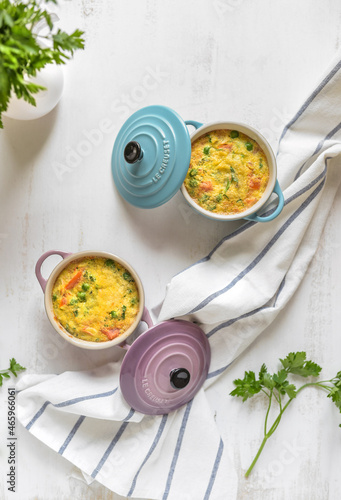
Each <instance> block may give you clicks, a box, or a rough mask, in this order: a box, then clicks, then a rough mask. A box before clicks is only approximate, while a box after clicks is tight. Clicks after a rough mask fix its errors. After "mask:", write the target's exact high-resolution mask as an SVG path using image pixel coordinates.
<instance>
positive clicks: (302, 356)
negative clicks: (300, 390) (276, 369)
mask: <svg viewBox="0 0 341 500" xmlns="http://www.w3.org/2000/svg"><path fill="white" fill-rule="evenodd" d="M280 362H281V363H282V365H283V367H284V368H285V369H286V370H287V372H288V373H293V374H295V375H301V376H302V377H310V376H313V377H317V376H318V375H319V374H320V371H321V370H322V368H321V367H320V366H319V365H317V364H316V363H314V362H313V361H307V360H306V353H305V352H296V353H294V352H290V353H289V354H288V355H287V357H286V358H284V359H280Z"/></svg>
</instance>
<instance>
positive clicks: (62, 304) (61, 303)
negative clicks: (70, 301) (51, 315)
mask: <svg viewBox="0 0 341 500" xmlns="http://www.w3.org/2000/svg"><path fill="white" fill-rule="evenodd" d="M65 304H67V300H66V297H65V295H63V297H62V299H61V301H60V303H59V307H63V306H65Z"/></svg>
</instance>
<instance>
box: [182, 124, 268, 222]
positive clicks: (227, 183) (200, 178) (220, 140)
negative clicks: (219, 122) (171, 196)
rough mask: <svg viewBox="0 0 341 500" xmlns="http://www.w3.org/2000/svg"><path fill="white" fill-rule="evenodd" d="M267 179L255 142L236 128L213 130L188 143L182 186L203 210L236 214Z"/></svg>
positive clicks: (251, 201)
mask: <svg viewBox="0 0 341 500" xmlns="http://www.w3.org/2000/svg"><path fill="white" fill-rule="evenodd" d="M268 181H269V166H268V162H267V159H266V156H265V153H264V151H263V150H262V149H261V147H260V146H259V144H258V143H257V142H256V141H254V140H253V139H251V138H250V137H248V136H247V135H245V134H243V133H241V132H238V131H237V130H214V131H212V132H209V133H207V134H205V135H203V136H202V137H199V138H198V139H196V140H195V141H194V142H193V144H192V154H191V163H190V167H189V170H188V173H187V176H186V179H185V187H186V189H187V191H188V194H189V195H190V197H191V198H193V200H194V201H195V202H196V203H197V204H198V205H199V206H200V207H202V208H204V209H205V210H209V211H211V212H215V213H218V214H226V215H230V214H237V213H240V212H244V211H245V210H247V209H248V208H250V207H251V206H252V205H254V204H255V203H256V202H257V201H258V200H259V199H260V198H261V196H262V195H263V193H264V191H265V188H266V186H267V184H268Z"/></svg>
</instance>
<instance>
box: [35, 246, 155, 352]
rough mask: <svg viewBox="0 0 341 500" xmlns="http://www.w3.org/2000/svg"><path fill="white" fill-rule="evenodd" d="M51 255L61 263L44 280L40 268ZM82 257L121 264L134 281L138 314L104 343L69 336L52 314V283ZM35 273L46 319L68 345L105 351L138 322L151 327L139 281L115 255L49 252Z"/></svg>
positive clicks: (90, 252) (41, 258)
mask: <svg viewBox="0 0 341 500" xmlns="http://www.w3.org/2000/svg"><path fill="white" fill-rule="evenodd" d="M51 255H59V256H60V257H62V261H61V262H60V263H59V264H57V266H56V267H55V268H54V269H53V271H52V273H51V274H50V276H49V278H48V279H45V278H44V277H43V276H42V273H41V267H42V265H43V262H44V261H45V260H46V259H47V258H48V257H50V256H51ZM82 257H103V258H105V259H112V260H114V261H116V262H118V263H119V264H121V265H122V266H123V267H124V268H125V269H127V271H129V273H130V274H131V276H132V277H133V278H134V280H135V283H136V286H137V289H138V293H139V304H140V308H139V311H138V314H137V316H136V318H135V320H134V322H133V323H132V325H131V326H130V327H129V328H128V330H126V331H125V332H124V333H123V334H122V335H119V336H118V337H116V338H115V339H112V340H108V341H106V342H91V341H87V340H82V339H78V338H76V337H74V336H73V335H71V334H70V333H69V332H67V331H66V330H65V328H64V327H63V326H62V325H61V324H60V323H59V322H58V320H57V319H56V318H55V315H54V312H53V303H52V289H53V286H54V283H55V281H56V279H57V278H58V276H59V274H60V273H61V272H62V270H63V269H64V268H65V267H66V266H68V264H69V263H70V262H72V261H75V260H78V259H80V258H82ZM35 272H36V276H37V279H38V281H39V283H40V285H41V288H42V290H43V292H44V294H45V297H44V302H45V310H46V314H47V317H48V319H49V321H50V323H51V325H52V326H53V328H54V329H55V330H56V332H57V333H59V335H61V336H62V337H63V338H64V339H65V340H67V341H68V342H69V343H70V344H73V345H75V346H77V347H81V348H83V349H91V350H99V349H107V348H108V347H112V346H114V345H118V344H122V343H124V342H125V340H126V339H127V338H128V337H129V336H130V335H131V334H132V333H133V332H134V331H135V329H136V328H137V326H138V324H139V323H140V321H145V322H146V323H147V324H148V326H151V325H152V322H151V319H150V316H149V313H148V311H147V309H145V296H144V290H143V286H142V283H141V280H140V278H139V276H138V274H137V273H136V271H135V270H134V269H133V268H132V267H131V265H130V264H129V263H128V262H126V261H125V260H123V259H122V258H121V257H118V256H117V255H113V254H111V253H108V252H97V251H84V252H77V253H66V252H61V251H59V250H51V251H49V252H46V253H44V254H43V255H42V256H41V257H40V258H39V260H38V261H37V264H36V268H35Z"/></svg>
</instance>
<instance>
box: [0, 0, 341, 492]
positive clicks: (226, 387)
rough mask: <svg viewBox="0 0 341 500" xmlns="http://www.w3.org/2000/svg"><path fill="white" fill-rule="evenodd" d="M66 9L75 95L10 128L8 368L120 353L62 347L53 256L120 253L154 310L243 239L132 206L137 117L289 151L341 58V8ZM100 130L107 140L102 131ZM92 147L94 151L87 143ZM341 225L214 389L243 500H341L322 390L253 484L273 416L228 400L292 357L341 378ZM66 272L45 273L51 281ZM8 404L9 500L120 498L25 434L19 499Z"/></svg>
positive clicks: (1, 151) (5, 150)
mask: <svg viewBox="0 0 341 500" xmlns="http://www.w3.org/2000/svg"><path fill="white" fill-rule="evenodd" d="M53 10H55V11H56V12H58V15H59V17H60V25H61V26H63V28H65V29H70V30H71V29H74V28H75V27H79V28H82V29H84V30H85V31H86V40H87V43H86V50H85V51H84V52H82V53H76V55H75V58H74V60H73V61H72V62H71V63H70V64H68V66H67V67H66V68H65V77H66V85H65V91H64V95H63V98H62V100H61V102H60V104H59V105H58V107H57V108H56V109H55V110H54V111H53V112H52V113H50V114H49V115H47V116H46V117H44V118H42V119H40V120H39V121H34V122H17V121H13V120H10V119H5V129H4V130H3V131H1V132H0V172H1V183H0V200H1V201H0V203H1V211H0V247H1V261H0V276H1V280H0V287H1V295H0V304H1V319H2V328H1V336H0V361H1V367H5V366H6V364H7V360H8V358H9V357H12V356H15V357H16V358H17V360H18V361H20V362H21V363H22V364H23V365H25V366H26V367H27V368H28V370H29V371H30V372H32V373H35V372H39V373H44V372H45V373H50V372H54V373H59V372H62V371H63V370H66V369H82V368H88V367H91V366H99V365H101V364H103V363H104V362H105V361H107V360H109V359H111V358H113V357H114V358H118V357H119V356H120V355H121V353H120V352H117V351H116V350H115V349H113V350H111V351H109V352H103V353H97V352H96V353H90V352H82V351H79V350H77V349H76V348H72V347H70V346H67V347H66V346H65V345H64V344H62V343H60V342H58V343H57V341H56V338H55V335H54V331H53V330H52V327H51V326H50V325H49V323H48V320H47V318H46V316H45V312H44V308H43V296H42V293H41V290H40V287H39V285H38V283H37V281H36V279H35V276H34V265H35V262H36V260H37V259H38V257H39V256H40V255H41V254H42V253H43V252H44V251H46V250H49V249H52V248H56V249H61V250H65V251H77V250H83V249H84V250H85V249H99V250H107V251H111V252H113V253H116V254H118V255H121V256H122V257H124V258H126V259H127V260H128V261H129V262H130V263H131V264H132V265H133V266H134V267H135V269H136V271H137V272H138V273H139V274H140V277H141V279H142V281H143V283H144V287H145V292H146V297H147V306H148V307H152V306H154V305H155V304H157V303H158V302H159V301H160V300H161V299H162V297H163V295H164V290H165V286H166V284H167V282H168V281H169V279H170V278H171V276H172V275H173V274H175V273H176V272H178V271H180V270H181V269H183V268H184V267H186V266H187V265H189V264H191V263H192V262H194V261H195V260H196V259H198V258H201V257H202V256H203V255H205V254H206V253H208V252H209V251H210V250H211V248H212V247H213V246H214V245H215V243H217V242H218V241H219V240H220V238H221V237H222V236H224V235H226V234H227V233H228V232H230V231H231V230H232V229H233V228H234V227H235V225H226V224H223V223H214V222H212V221H208V220H206V219H204V218H202V217H201V216H199V215H195V214H194V213H192V212H191V211H189V210H188V209H187V206H186V205H185V202H184V201H183V199H182V198H181V195H180V193H179V194H177V195H176V196H175V198H174V199H173V200H172V201H170V202H169V203H167V204H166V205H164V206H163V207H160V208H157V209H154V210H151V211H143V210H138V209H135V208H133V207H131V206H128V205H127V204H126V203H125V202H123V201H122V199H121V198H119V196H118V195H117V192H116V189H115V187H114V185H113V181H112V178H111V172H110V155H111V149H112V145H113V142H114V140H115V136H116V134H117V132H118V130H119V129H120V127H121V125H122V123H123V122H124V120H125V118H126V116H128V115H129V114H130V113H132V112H133V111H134V110H136V109H138V108H140V107H143V106H146V105H148V104H164V105H167V106H170V107H172V108H173V109H175V110H176V111H177V112H178V113H179V114H180V115H181V116H182V117H183V118H184V119H193V120H198V121H203V122H205V121H213V120H217V119H221V118H223V119H228V120H231V121H232V120H236V121H237V120H238V121H244V122H247V123H249V124H250V125H252V126H255V127H257V128H259V129H261V130H262V131H263V132H264V134H265V135H266V136H267V138H268V139H269V140H270V142H271V144H272V145H273V147H274V148H276V142H277V139H278V137H279V135H280V132H281V129H282V128H283V126H284V125H285V123H286V122H287V121H288V120H289V119H290V118H291V116H292V115H293V113H294V112H295V111H296V109H297V108H298V107H299V106H300V105H301V104H302V102H303V100H304V99H305V97H306V96H307V94H308V93H309V92H310V90H311V89H312V88H314V85H315V83H316V82H318V81H319V78H320V75H321V74H322V73H323V71H324V70H325V68H326V67H327V66H328V63H329V61H330V59H332V58H334V56H335V55H336V54H337V53H338V52H340V51H339V36H340V33H341V30H340V28H341V4H340V2H339V1H336V0H327V1H325V2H323V3H322V2H311V1H309V0H301V1H300V2H297V1H294V0H289V1H286V2H274V1H273V0H257V1H253V2H252V1H251V0H220V1H214V0H213V1H208V0H205V1H203V0H200V1H194V0H192V1H187V2H186V1H184V0H182V1H180V0H175V1H174V0H173V1H172V2H171V1H163V2H160V1H159V2H158V1H157V0H149V1H148V0H139V1H138V0H130V1H124V2H123V1H120V2H119V1H116V0H115V1H114V0H111V1H110V2H105V1H104V0H102V1H99V0H97V1H90V0H83V1H80V0H74V1H72V2H71V1H67V0H64V1H61V2H60V6H59V8H55V7H54V8H53ZM94 129H101V130H102V138H101V135H100V134H98V133H97V135H96V134H95V133H94V132H92V135H91V131H94ZM90 135H91V139H92V140H93V142H94V143H95V144H89V142H88V144H86V143H84V140H88V139H86V136H88V138H89V136H90ZM96 141H97V142H96ZM77 150H78V152H80V153H81V155H83V156H82V157H79V156H78V158H77V157H75V155H74V157H73V161H74V165H75V166H74V167H73V168H72V169H71V171H67V172H65V173H64V174H63V175H60V174H59V175H57V173H56V172H57V169H60V165H61V164H63V165H67V161H68V160H69V161H71V156H70V154H71V153H73V154H74V152H75V151H77ZM85 154H86V156H85ZM57 164H58V165H57ZM58 172H60V170H58ZM340 214H341V194H340V193H339V194H338V195H337V198H336V200H335V203H334V206H333V210H332V212H331V214H330V217H329V220H328V224H327V225H326V228H325V232H324V235H323V237H322V240H321V244H320V248H319V251H318V253H317V255H316V257H315V259H314V261H313V263H312V265H311V266H310V268H309V272H308V274H307V275H306V277H305V279H304V280H303V282H302V285H301V287H300V289H299V290H298V292H297V293H296V295H295V296H294V298H293V299H292V301H291V303H290V304H289V306H288V307H287V308H286V310H285V311H284V312H283V313H282V314H280V316H279V317H278V319H277V320H276V322H275V323H274V324H273V325H272V326H271V328H269V329H268V330H267V331H266V332H264V334H263V335H262V336H261V337H260V338H259V339H258V340H257V342H255V343H254V344H253V345H252V346H251V347H250V348H249V349H248V350H247V352H246V353H244V354H243V355H242V356H241V357H240V359H239V360H238V361H237V362H236V363H235V364H234V366H233V367H231V370H230V371H229V373H227V375H226V376H224V377H222V378H221V379H220V380H219V382H218V383H217V384H215V385H214V386H213V387H212V388H211V389H210V391H209V393H208V395H209V397H210V400H211V402H212V408H214V409H215V410H216V412H217V422H218V424H219V427H220V429H221V432H222V435H223V436H225V437H226V440H228V441H229V442H230V443H231V445H232V446H231V456H232V458H233V460H234V462H235V465H236V468H237V470H238V471H239V474H240V486H239V495H238V500H239V499H244V498H245V499H246V498H247V499H248V500H249V499H250V500H260V499H262V500H268V499H269V500H280V499H281V500H282V499H289V498H290V499H293V500H305V499H309V500H315V499H316V500H327V499H328V500H334V499H335V500H338V498H339V491H340V490H341V478H340V475H339V468H338V467H337V464H338V463H340V451H339V450H340V449H341V447H340V445H341V434H340V429H339V428H338V423H339V422H340V416H339V414H338V413H337V410H336V408H335V407H334V406H333V405H332V404H331V403H330V402H329V401H328V400H327V399H326V398H325V396H324V395H323V394H322V393H319V392H318V391H316V390H314V389H311V390H309V389H307V391H306V392H305V393H302V394H301V395H300V400H297V401H296V402H295V403H294V404H293V405H292V407H291V408H290V409H288V411H287V412H286V413H287V414H286V415H285V416H284V417H283V422H282V423H281V425H280V427H279V428H278V430H277V431H276V433H275V434H274V436H273V437H272V438H271V440H270V441H269V443H268V444H267V446H266V448H265V449H264V452H263V454H262V457H261V459H260V460H259V462H258V464H257V467H256V468H255V470H254V473H253V474H252V475H251V477H250V478H249V479H248V480H245V479H244V478H243V473H244V472H245V470H246V469H247V467H248V465H249V463H250V462H251V460H252V458H253V456H254V454H255V452H256V450H257V449H258V446H259V444H260V441H261V433H262V423H263V416H264V411H265V406H264V402H263V401H262V400H261V398H260V399H258V400H255V401H250V402H249V403H246V404H244V405H243V404H242V403H241V402H240V401H237V400H236V401H235V400H233V399H232V398H230V397H229V396H228V393H229V392H230V390H231V388H232V380H233V379H234V378H236V377H239V376H241V375H242V374H243V372H244V370H245V369H255V370H258V369H259V367H260V365H261V364H262V362H263V361H264V362H266V363H267V364H268V366H269V368H273V369H274V370H275V369H276V368H277V364H276V360H277V359H278V357H282V356H283V355H285V354H287V352H289V351H293V350H306V351H307V353H308V355H309V357H311V358H312V359H314V360H316V361H317V362H319V363H320V364H321V365H322V366H323V368H324V370H323V377H325V378H329V376H332V375H334V374H335V373H336V372H337V371H338V370H340V369H341V359H340V358H341V356H340V352H341V336H340V334H339V325H340V319H341V309H340V307H339V297H340V294H341V285H340V283H341V271H340V266H339V256H340V245H341V234H340V230H339V219H340ZM55 262H56V261H53V259H51V261H49V263H48V264H47V265H46V266H45V268H44V270H45V273H46V275H47V274H48V270H49V269H51V268H52V266H53V263H55ZM0 394H1V398H0V428H2V429H3V431H1V434H0V471H1V472H0V498H1V499H4V500H7V499H12V498H13V499H17V500H33V499H38V500H57V499H58V500H69V499H70V498H72V499H73V500H88V499H89V500H90V499H91V500H93V499H99V500H117V499H118V498H119V497H118V496H117V495H115V494H114V493H112V492H110V491H107V490H105V489H104V488H103V487H101V486H100V485H99V484H97V483H93V484H92V485H89V486H87V485H85V484H82V483H80V482H79V481H78V480H77V479H75V478H73V477H71V476H72V474H73V467H72V465H70V464H69V463H68V462H67V461H66V460H65V459H63V458H61V457H59V456H58V455H57V454H55V453H54V452H52V451H50V450H49V449H48V448H46V447H45V446H44V445H43V444H41V443H40V442H38V441H37V440H36V439H35V438H34V437H32V436H31V435H29V433H28V432H26V431H24V430H23V429H21V428H18V446H17V453H18V467H19V473H18V477H17V493H15V494H13V493H10V492H8V491H7V489H6V484H5V481H6V478H5V472H7V469H8V465H7V463H6V460H7V451H6V442H5V435H4V433H5V431H6V428H5V424H6V418H7V408H6V388H3V389H2V390H1V392H0ZM222 414H224V418H222ZM225 415H230V418H229V419H228V420H226V417H225ZM179 500H180V499H179ZM198 500H201V499H198Z"/></svg>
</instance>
